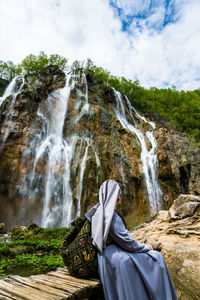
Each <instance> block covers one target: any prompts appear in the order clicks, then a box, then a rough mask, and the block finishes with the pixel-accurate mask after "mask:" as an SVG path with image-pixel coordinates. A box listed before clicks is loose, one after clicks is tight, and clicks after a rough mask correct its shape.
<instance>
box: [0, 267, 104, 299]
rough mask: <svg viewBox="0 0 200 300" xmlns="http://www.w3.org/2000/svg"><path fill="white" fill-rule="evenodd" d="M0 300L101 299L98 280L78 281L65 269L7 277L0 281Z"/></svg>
mask: <svg viewBox="0 0 200 300" xmlns="http://www.w3.org/2000/svg"><path fill="white" fill-rule="evenodd" d="M0 299H1V300H10V299H14V300H22V299H23V300H58V299H59V300H64V299H76V300H78V299H81V300H83V299H90V300H91V299H95V300H97V299H103V296H102V287H101V283H100V280H98V279H90V280H87V279H79V278H75V277H72V276H70V275H69V273H68V271H67V269H66V268H58V269H57V271H54V272H49V273H47V274H45V275H32V276H30V277H21V276H17V275H9V276H6V277H4V278H2V279H0Z"/></svg>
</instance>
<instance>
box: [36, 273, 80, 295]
mask: <svg viewBox="0 0 200 300" xmlns="http://www.w3.org/2000/svg"><path fill="white" fill-rule="evenodd" d="M33 280H34V281H35V282H41V283H43V284H44V285H48V286H52V287H54V288H56V289H59V290H63V291H66V292H70V293H71V294H73V293H74V292H76V291H77V288H75V287H73V286H67V287H65V285H64V286H63V282H62V281H60V280H54V278H52V277H50V276H49V277H48V278H47V277H45V278H42V277H38V278H34V279H33Z"/></svg>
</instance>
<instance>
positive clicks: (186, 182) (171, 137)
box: [155, 127, 200, 207]
mask: <svg viewBox="0 0 200 300" xmlns="http://www.w3.org/2000/svg"><path fill="white" fill-rule="evenodd" d="M155 136H156V139H157V142H158V160H159V178H160V183H161V187H162V190H163V192H164V194H165V195H166V200H167V201H166V206H167V207H170V206H171V205H172V203H173V200H174V199H175V198H176V197H177V196H178V195H179V194H181V193H183V194H194V195H200V185H199V182H200V172H199V170H200V151H199V148H197V147H196V148H195V147H194V146H193V145H192V143H190V142H189V141H188V140H187V139H186V138H185V137H184V136H183V135H182V134H179V133H177V132H175V131H173V130H171V129H167V128H164V127H160V128H158V129H157V130H156V131H155Z"/></svg>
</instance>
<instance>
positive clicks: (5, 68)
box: [0, 60, 22, 81]
mask: <svg viewBox="0 0 200 300" xmlns="http://www.w3.org/2000/svg"><path fill="white" fill-rule="evenodd" d="M21 72H22V68H21V66H20V65H15V64H14V63H13V62H12V61H7V62H3V61H2V60H0V78H1V79H5V80H8V81H11V80H12V78H14V77H15V76H16V75H20V74H21Z"/></svg>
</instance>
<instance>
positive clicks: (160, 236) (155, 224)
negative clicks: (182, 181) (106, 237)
mask: <svg viewBox="0 0 200 300" xmlns="http://www.w3.org/2000/svg"><path fill="white" fill-rule="evenodd" d="M131 235H132V237H134V238H135V239H136V240H138V241H140V242H145V243H147V244H152V245H153V247H154V249H156V250H158V251H161V253H162V254H163V255H164V257H165V260H166V263H167V266H168V269H169V272H170V275H171V278H172V281H173V284H174V286H175V289H176V292H177V295H178V299H180V300H188V299H194V300H198V299H199V295H200V281H199V277H200V251H199V250H200V196H193V195H183V194H181V195H179V197H178V198H177V199H176V200H175V201H174V203H173V205H172V207H171V208H170V210H169V211H160V212H159V213H158V215H157V217H156V218H155V219H154V220H153V221H151V222H150V223H144V224H142V225H140V226H138V227H137V228H136V229H135V230H134V231H133V232H132V233H131Z"/></svg>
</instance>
